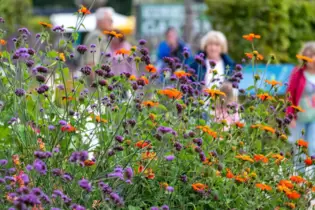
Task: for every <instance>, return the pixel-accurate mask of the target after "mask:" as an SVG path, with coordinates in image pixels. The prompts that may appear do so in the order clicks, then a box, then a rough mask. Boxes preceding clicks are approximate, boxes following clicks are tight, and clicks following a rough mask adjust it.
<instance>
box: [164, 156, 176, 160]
mask: <svg viewBox="0 0 315 210" xmlns="http://www.w3.org/2000/svg"><path fill="white" fill-rule="evenodd" d="M174 159H175V156H174V155H168V156H165V160H167V161H172V160H174Z"/></svg>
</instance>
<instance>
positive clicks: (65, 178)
mask: <svg viewBox="0 0 315 210" xmlns="http://www.w3.org/2000/svg"><path fill="white" fill-rule="evenodd" d="M62 178H63V179H64V180H65V181H68V182H70V181H72V180H73V177H72V176H71V174H69V173H65V174H63V175H62Z"/></svg>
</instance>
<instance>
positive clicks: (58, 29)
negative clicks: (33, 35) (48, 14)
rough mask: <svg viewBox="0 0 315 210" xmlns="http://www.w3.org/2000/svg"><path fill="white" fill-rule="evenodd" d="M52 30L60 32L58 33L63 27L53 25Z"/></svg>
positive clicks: (62, 30)
mask: <svg viewBox="0 0 315 210" xmlns="http://www.w3.org/2000/svg"><path fill="white" fill-rule="evenodd" d="M52 30H53V31H54V32H60V33H62V32H64V31H65V29H64V28H63V26H55V27H53V29H52Z"/></svg>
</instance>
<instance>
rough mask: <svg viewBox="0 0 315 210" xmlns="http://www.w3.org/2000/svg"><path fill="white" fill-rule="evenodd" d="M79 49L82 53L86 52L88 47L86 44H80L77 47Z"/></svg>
mask: <svg viewBox="0 0 315 210" xmlns="http://www.w3.org/2000/svg"><path fill="white" fill-rule="evenodd" d="M77 51H78V52H79V53H80V54H84V53H85V52H86V51H87V47H86V46H85V45H79V46H78V47H77Z"/></svg>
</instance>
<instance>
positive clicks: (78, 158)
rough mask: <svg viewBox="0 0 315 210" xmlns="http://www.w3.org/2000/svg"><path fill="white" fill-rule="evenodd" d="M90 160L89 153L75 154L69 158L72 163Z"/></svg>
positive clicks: (80, 152)
mask: <svg viewBox="0 0 315 210" xmlns="http://www.w3.org/2000/svg"><path fill="white" fill-rule="evenodd" d="M88 158H89V154H88V152H87V151H79V152H73V153H72V154H71V156H70V158H69V161H70V162H84V161H85V160H87V159H88Z"/></svg>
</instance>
